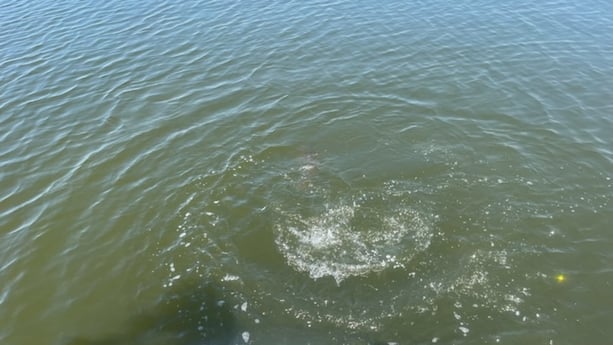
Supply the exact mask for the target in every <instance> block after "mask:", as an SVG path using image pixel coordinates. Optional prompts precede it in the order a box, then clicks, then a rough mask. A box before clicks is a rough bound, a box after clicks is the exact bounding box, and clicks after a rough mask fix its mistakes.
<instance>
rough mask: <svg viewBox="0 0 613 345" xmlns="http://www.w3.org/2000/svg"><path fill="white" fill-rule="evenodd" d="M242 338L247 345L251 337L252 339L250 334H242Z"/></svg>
mask: <svg viewBox="0 0 613 345" xmlns="http://www.w3.org/2000/svg"><path fill="white" fill-rule="evenodd" d="M241 336H242V337H243V341H244V342H245V343H248V342H249V337H250V334H249V332H243V334H241Z"/></svg>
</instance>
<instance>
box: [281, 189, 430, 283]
mask: <svg viewBox="0 0 613 345" xmlns="http://www.w3.org/2000/svg"><path fill="white" fill-rule="evenodd" d="M359 198H361V199H364V195H363V194H360V197H359ZM367 198H370V199H368V200H372V199H377V198H379V199H380V200H385V196H377V195H369V196H367ZM356 199H357V198H356ZM356 199H351V200H348V201H345V202H339V204H337V205H326V206H325V208H324V210H323V211H322V212H321V213H320V214H319V215H316V216H313V217H308V218H303V217H301V216H299V215H297V214H289V215H285V217H286V218H285V222H283V223H281V224H278V225H277V236H276V239H275V242H276V244H277V246H278V248H279V250H280V251H281V253H282V254H283V256H284V257H285V259H286V260H287V262H288V264H289V265H290V266H292V267H294V268H295V269H297V270H298V271H302V272H306V273H308V274H309V276H310V277H311V278H313V279H319V278H322V277H325V276H330V277H333V278H334V279H335V280H336V282H337V283H339V284H340V282H342V281H343V280H344V279H346V278H348V277H350V276H358V275H364V274H367V273H369V272H376V271H381V270H384V269H387V268H403V267H405V264H407V263H408V262H409V261H410V260H411V258H412V257H413V256H414V255H415V254H416V253H419V252H421V251H423V250H425V249H426V248H427V247H428V246H429V245H430V239H431V237H432V229H431V227H430V226H429V224H428V223H426V222H425V221H424V220H423V217H422V216H421V215H420V214H419V213H418V212H416V211H415V210H412V209H410V208H408V207H404V208H396V209H385V208H381V209H379V208H377V209H376V210H375V209H370V208H367V207H361V206H360V202H359V201H360V200H356ZM386 206H387V204H386ZM362 223H364V224H366V225H364V224H362Z"/></svg>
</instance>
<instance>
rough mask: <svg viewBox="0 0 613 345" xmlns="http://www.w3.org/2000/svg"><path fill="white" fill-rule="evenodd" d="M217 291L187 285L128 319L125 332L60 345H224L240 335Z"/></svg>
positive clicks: (235, 340) (77, 338)
mask: <svg viewBox="0 0 613 345" xmlns="http://www.w3.org/2000/svg"><path fill="white" fill-rule="evenodd" d="M225 297H226V296H225V294H224V291H223V289H222V288H221V287H217V286H213V285H210V284H208V285H205V284H197V283H187V284H184V285H183V286H180V287H177V288H175V289H173V290H171V291H170V292H169V293H168V294H167V295H165V296H163V297H162V298H161V300H160V302H159V303H158V305H157V306H156V307H154V308H152V309H151V310H148V311H146V312H144V313H142V314H139V315H136V316H134V317H132V318H131V319H130V321H129V322H128V324H127V325H126V327H125V330H123V331H120V332H117V333H114V334H111V335H108V336H102V337H100V338H86V337H76V338H72V339H70V340H68V341H66V342H62V343H61V345H128V344H129V345H145V344H147V345H196V344H198V345H226V344H234V343H236V342H237V339H239V338H240V335H239V334H238V333H237V331H236V319H235V316H234V314H233V313H232V310H231V307H230V305H231V304H230V303H229V301H227V302H226V299H225Z"/></svg>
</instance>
